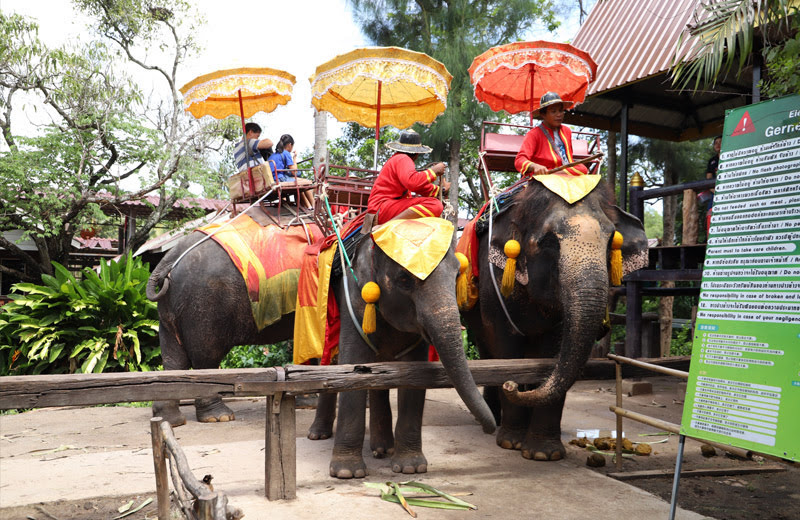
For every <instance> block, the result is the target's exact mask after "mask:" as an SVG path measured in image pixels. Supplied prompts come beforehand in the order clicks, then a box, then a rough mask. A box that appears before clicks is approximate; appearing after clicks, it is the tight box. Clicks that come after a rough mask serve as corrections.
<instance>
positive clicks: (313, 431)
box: [308, 419, 333, 441]
mask: <svg viewBox="0 0 800 520" xmlns="http://www.w3.org/2000/svg"><path fill="white" fill-rule="evenodd" d="M324 422H325V421H319V424H318V421H317V420H316V419H315V420H314V422H313V423H311V427H310V428H309V429H308V438H309V439H311V440H312V441H321V440H324V439H330V438H331V437H332V436H333V425H332V424H322V423H324Z"/></svg>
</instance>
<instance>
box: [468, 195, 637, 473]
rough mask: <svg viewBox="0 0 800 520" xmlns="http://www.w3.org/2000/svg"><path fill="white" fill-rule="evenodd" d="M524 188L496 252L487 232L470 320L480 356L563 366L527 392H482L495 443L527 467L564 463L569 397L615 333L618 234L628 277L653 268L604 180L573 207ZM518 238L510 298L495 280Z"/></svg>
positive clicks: (495, 228)
mask: <svg viewBox="0 0 800 520" xmlns="http://www.w3.org/2000/svg"><path fill="white" fill-rule="evenodd" d="M521 186H522V188H521V189H519V190H518V191H516V193H514V194H513V195H512V196H511V199H510V203H509V206H508V207H507V209H505V211H501V212H500V213H499V214H497V215H495V216H494V218H493V222H492V228H491V247H489V233H488V230H487V229H486V226H484V228H483V229H479V232H478V235H477V240H478V245H479V248H478V251H479V258H478V269H479V274H478V278H477V285H478V287H477V290H478V293H477V296H478V299H477V303H476V304H475V305H474V306H473V307H472V308H471V309H469V310H465V311H464V312H463V316H464V319H465V323H466V325H467V327H468V329H469V331H470V334H471V335H472V336H474V340H475V342H476V344H477V347H478V351H479V353H480V356H481V358H501V359H513V358H546V357H554V358H556V363H555V366H554V368H553V371H552V373H550V375H549V376H548V377H547V378H546V379H545V380H544V381H543V382H542V383H541V384H539V385H538V386H535V385H530V386H531V387H534V386H535V387H534V388H532V389H529V390H527V391H520V389H519V388H518V386H517V384H516V383H514V382H506V383H505V384H504V385H503V386H502V392H501V391H500V389H499V388H498V387H491V388H489V387H487V388H485V389H484V397H485V399H486V400H487V402H489V404H490V406H491V407H492V409H493V411H494V412H495V414H496V417H497V418H498V421H499V423H500V427H499V429H498V431H497V435H496V440H497V444H498V445H499V446H500V447H502V448H504V449H516V450H520V451H521V454H522V456H523V457H524V458H526V459H534V460H551V461H552V460H559V459H561V458H563V457H564V456H565V455H566V450H565V449H564V445H563V443H562V442H561V415H562V412H563V407H564V400H565V397H566V393H567V390H569V388H570V387H571V386H572V385H573V383H574V382H575V380H576V379H577V378H578V377H579V375H580V372H581V369H582V368H583V366H584V365H585V364H586V361H587V360H588V358H589V354H590V351H591V349H592V346H593V344H594V342H595V340H596V339H597V338H599V337H602V336H603V335H604V334H605V332H606V331H607V330H608V325H607V322H606V321H605V320H606V318H607V305H608V302H609V265H610V256H611V250H612V236H613V235H614V232H615V231H619V232H620V233H621V234H622V236H623V244H622V248H621V249H622V264H623V271H624V272H625V273H627V272H630V271H633V270H636V269H639V268H641V267H644V266H645V265H646V264H647V237H646V235H645V232H644V228H643V226H642V223H641V222H640V221H639V220H638V219H637V218H636V217H634V216H633V215H630V214H629V213H626V212H624V211H623V210H621V209H620V208H619V207H617V206H615V205H614V197H613V191H612V190H611V189H610V188H609V187H608V185H607V184H605V183H604V182H602V181H601V182H600V183H599V184H598V185H597V187H596V188H595V189H594V190H592V191H591V192H590V193H589V194H588V195H586V196H585V197H584V198H582V199H581V200H579V201H577V202H575V203H573V204H569V203H567V202H566V201H565V200H564V199H562V198H561V197H559V196H558V195H556V194H554V193H553V192H551V191H549V190H548V189H547V188H546V187H545V186H544V185H543V184H542V183H540V182H538V181H536V180H531V181H529V182H528V183H527V184H526V185H521ZM510 239H514V240H517V241H518V243H519V244H520V253H519V258H517V259H516V271H515V275H516V276H515V283H514V286H513V290H512V292H511V293H510V294H509V295H508V297H507V298H506V297H502V296H501V295H500V291H499V290H498V289H496V286H495V284H493V283H492V280H491V278H490V277H495V280H497V284H498V286H499V284H500V278H501V277H502V271H503V266H504V263H505V255H504V253H503V251H504V245H505V243H506V241H508V240H510ZM493 265H494V267H493ZM501 303H502V304H504V305H505V309H506V310H507V312H508V316H510V321H511V323H510V322H509V318H508V317H507V316H506V310H504V309H503V305H501ZM462 308H463V307H462ZM512 323H513V325H512ZM515 327H516V329H517V330H514V329H515Z"/></svg>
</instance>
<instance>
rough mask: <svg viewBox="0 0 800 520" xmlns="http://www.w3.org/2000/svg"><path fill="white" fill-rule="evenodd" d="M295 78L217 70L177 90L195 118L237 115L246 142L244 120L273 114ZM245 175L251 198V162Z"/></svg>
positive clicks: (263, 70) (271, 72) (265, 70)
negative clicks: (263, 113)
mask: <svg viewBox="0 0 800 520" xmlns="http://www.w3.org/2000/svg"><path fill="white" fill-rule="evenodd" d="M294 83H295V77H294V76H293V75H291V74H289V73H288V72H284V71H282V70H277V69H269V68H252V67H243V68H239V69H227V70H218V71H216V72H212V73H210V74H205V75H203V76H199V77H197V78H195V79H193V80H192V81H190V82H189V83H187V84H186V85H184V86H182V87H181V88H180V91H181V94H183V109H184V110H186V111H187V112H189V113H190V114H192V115H193V116H194V117H196V118H197V119H200V118H201V117H203V116H211V117H213V118H216V119H224V118H226V117H228V116H232V115H234V114H239V118H240V119H241V121H242V140H246V139H247V132H246V131H245V128H244V119H245V118H246V117H250V116H252V115H253V114H255V113H256V112H272V111H273V110H275V109H276V108H277V107H278V105H285V104H286V103H288V102H289V100H290V99H291V98H292V87H293V86H294ZM247 176H248V177H249V180H250V189H251V193H250V194H251V195H254V194H255V193H254V192H253V191H252V190H253V186H255V183H254V182H253V171H252V168H251V166H250V161H247Z"/></svg>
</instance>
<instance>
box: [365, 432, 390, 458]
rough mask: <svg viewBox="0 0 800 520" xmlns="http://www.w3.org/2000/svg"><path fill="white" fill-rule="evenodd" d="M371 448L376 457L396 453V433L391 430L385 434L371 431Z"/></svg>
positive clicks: (384, 456)
mask: <svg viewBox="0 0 800 520" xmlns="http://www.w3.org/2000/svg"><path fill="white" fill-rule="evenodd" d="M369 448H370V449H371V450H372V456H373V457H375V458H376V459H384V458H386V457H391V456H392V455H394V435H393V434H392V432H391V430H390V431H389V432H388V433H384V434H381V432H372V431H370V434H369Z"/></svg>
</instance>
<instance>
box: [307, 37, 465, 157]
mask: <svg viewBox="0 0 800 520" xmlns="http://www.w3.org/2000/svg"><path fill="white" fill-rule="evenodd" d="M452 79H453V76H451V75H450V73H449V72H448V71H447V68H446V67H445V66H444V65H443V64H441V63H440V62H438V61H436V60H434V59H433V58H431V57H430V56H428V55H427V54H423V53H420V52H414V51H410V50H407V49H401V48H398V47H366V48H362V49H356V50H353V51H350V52H348V53H346V54H342V55H340V56H337V57H335V58H333V59H332V60H330V61H328V62H326V63H323V64H322V65H320V66H318V67H317V69H316V71H315V72H314V74H313V75H312V76H311V77H310V78H309V81H310V82H311V104H312V105H314V107H315V108H316V109H317V110H319V111H323V110H324V111H326V112H330V113H331V114H332V115H333V117H335V118H336V119H337V120H338V121H341V122H355V123H358V124H360V125H361V126H365V127H367V128H375V168H376V169H377V163H378V139H379V138H380V128H381V125H384V126H387V125H390V126H394V127H396V128H401V129H402V128H408V127H410V126H411V125H413V124H414V123H422V124H426V125H427V124H430V123H432V122H433V120H434V119H436V117H437V116H438V115H439V114H441V113H442V112H444V110H445V109H446V108H447V93H448V91H449V89H450V81H451V80H452Z"/></svg>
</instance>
